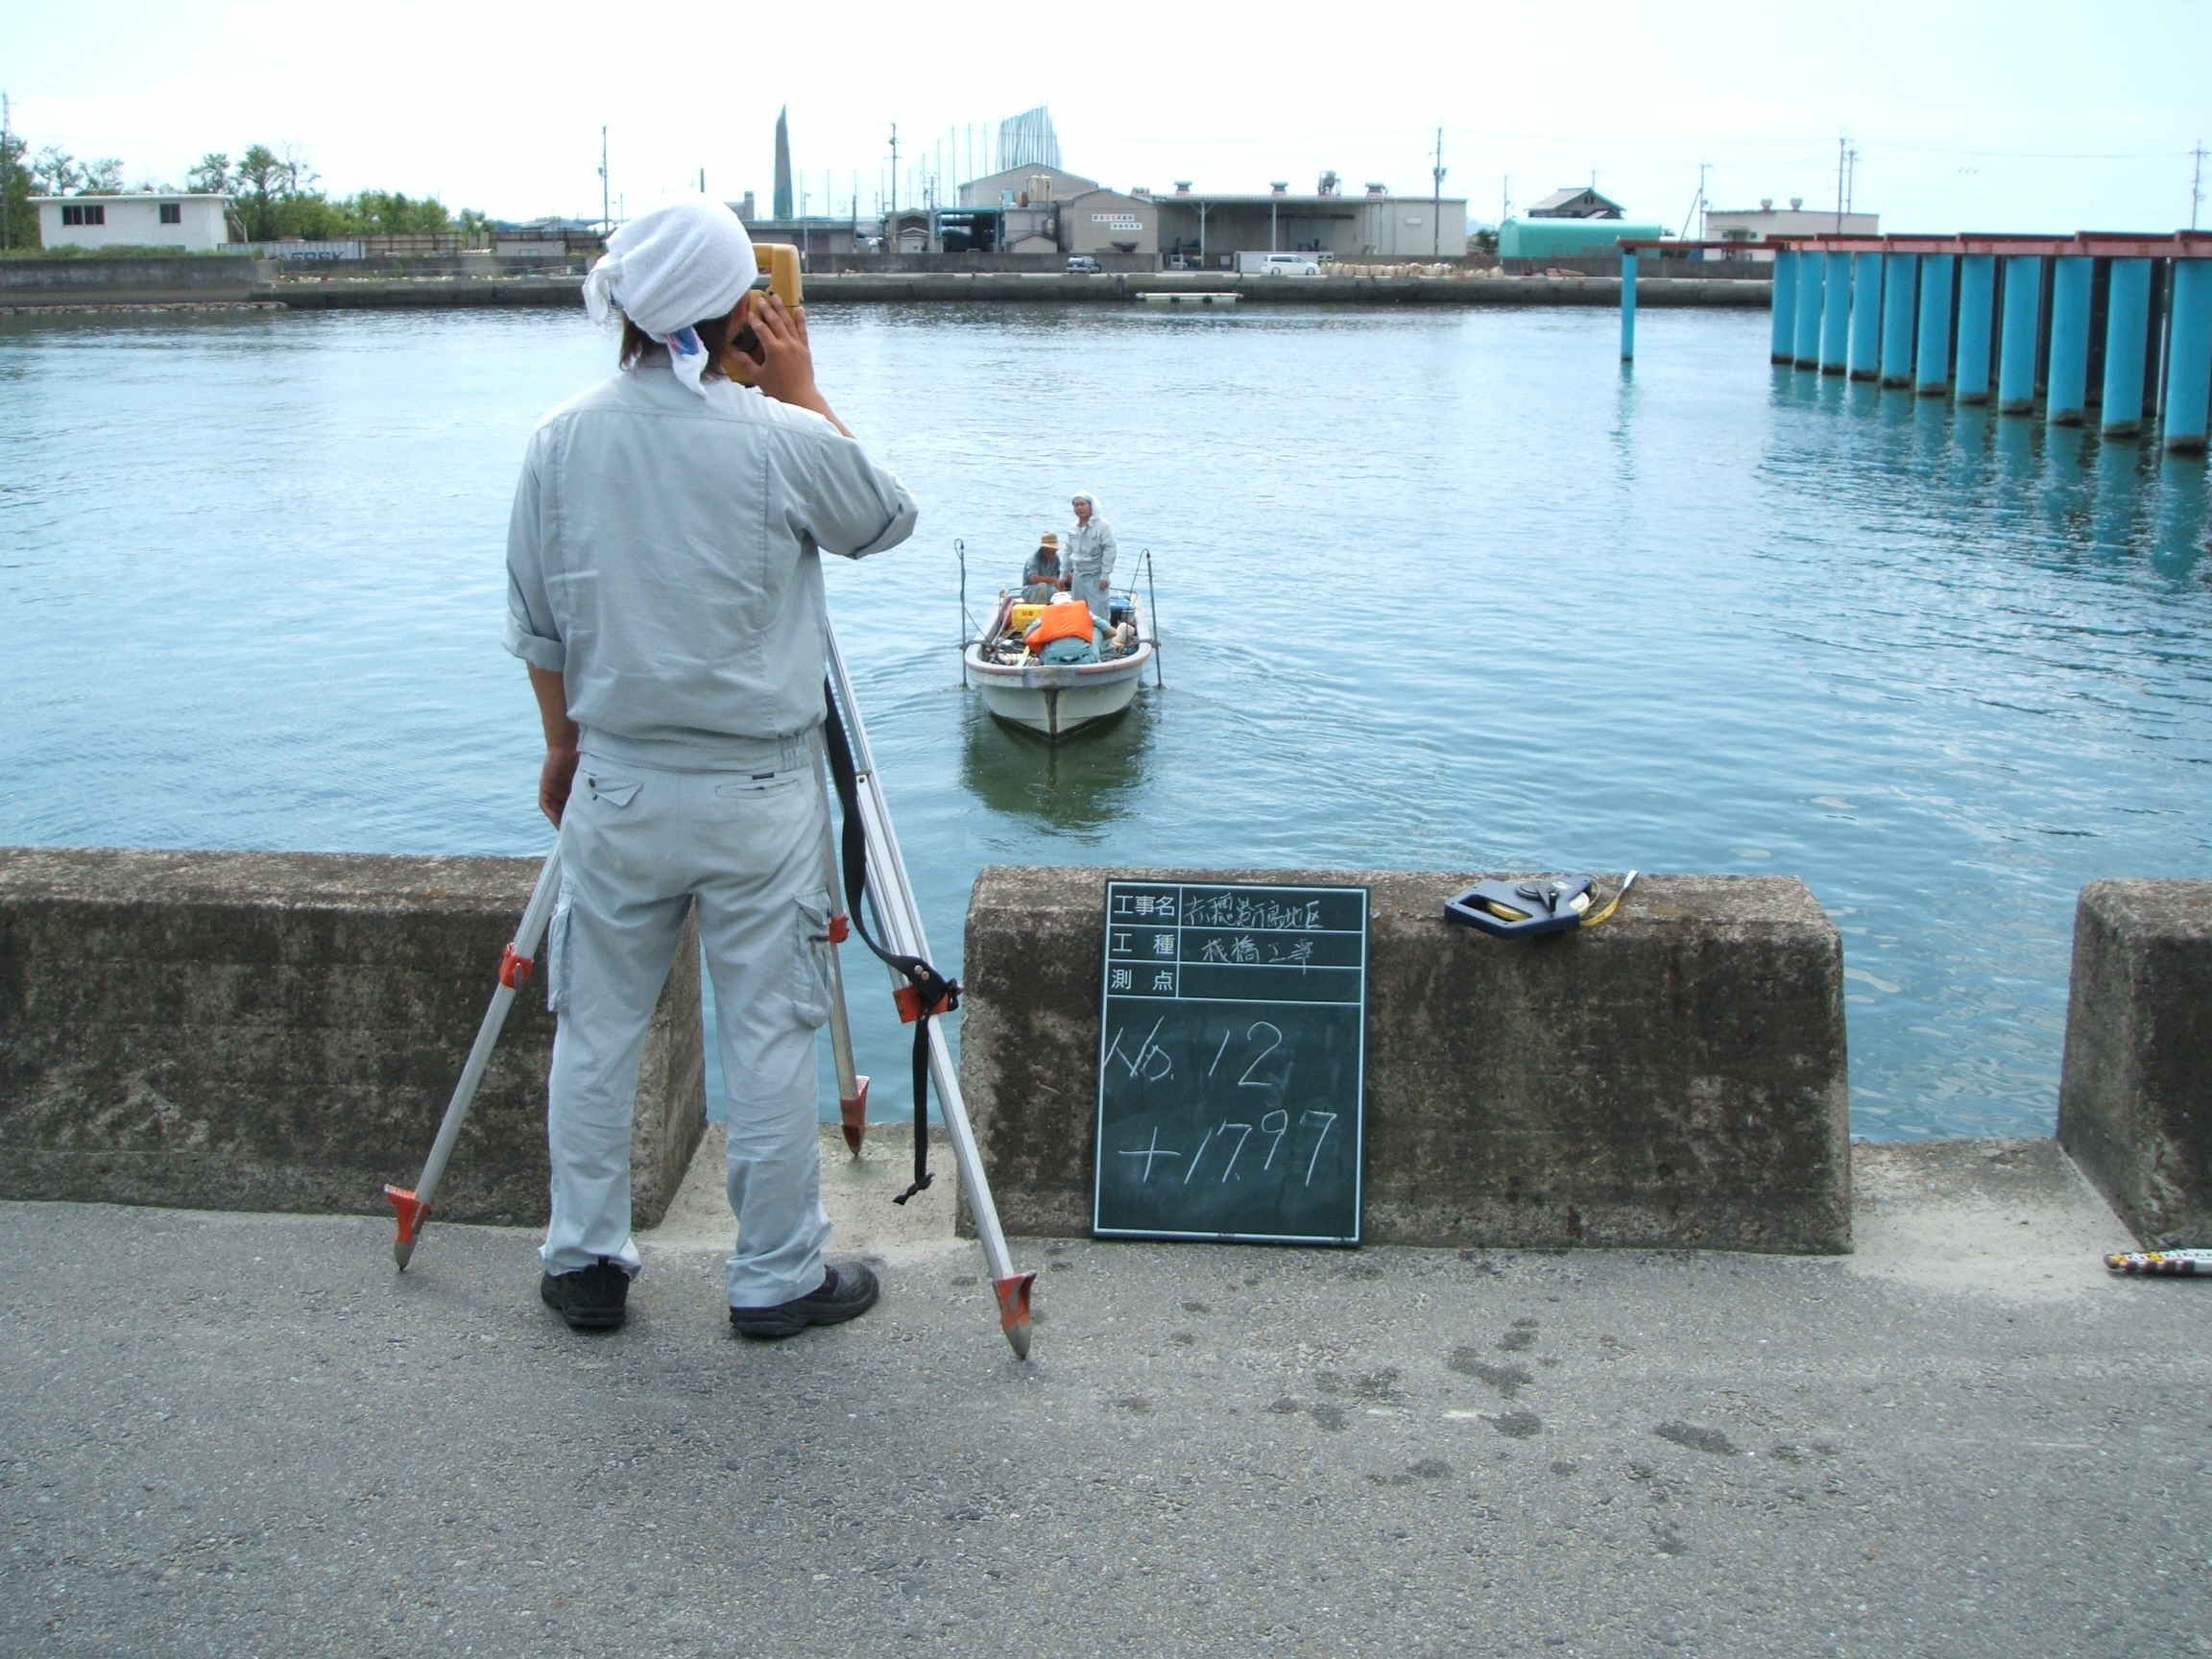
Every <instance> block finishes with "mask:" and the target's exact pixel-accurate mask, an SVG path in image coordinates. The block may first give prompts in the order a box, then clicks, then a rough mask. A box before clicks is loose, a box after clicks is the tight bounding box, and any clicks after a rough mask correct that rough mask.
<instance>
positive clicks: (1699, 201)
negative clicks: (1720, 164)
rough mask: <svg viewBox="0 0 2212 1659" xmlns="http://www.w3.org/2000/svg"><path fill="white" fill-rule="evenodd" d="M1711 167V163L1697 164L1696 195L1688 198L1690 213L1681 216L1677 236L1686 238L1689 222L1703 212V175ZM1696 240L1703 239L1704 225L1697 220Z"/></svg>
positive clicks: (1702, 162)
mask: <svg viewBox="0 0 2212 1659" xmlns="http://www.w3.org/2000/svg"><path fill="white" fill-rule="evenodd" d="M1712 165H1713V163H1712V162H1710V161H1700V162H1698V163H1697V194H1696V195H1695V196H1693V197H1691V198H1690V211H1689V212H1687V213H1685V214H1684V215H1683V216H1682V228H1681V230H1680V231H1679V232H1677V234H1679V235H1682V236H1685V237H1687V236H1688V235H1689V234H1690V221H1691V220H1693V219H1697V216H1698V214H1699V213H1700V212H1702V211H1703V210H1704V206H1705V173H1706V170H1707V169H1708V168H1710V167H1711V166H1712ZM1697 239H1698V240H1699V241H1700V242H1702V241H1703V240H1704V239H1705V225H1704V221H1703V220H1701V219H1699V220H1698V224H1697Z"/></svg>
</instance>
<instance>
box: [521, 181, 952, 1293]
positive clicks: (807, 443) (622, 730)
mask: <svg viewBox="0 0 2212 1659" xmlns="http://www.w3.org/2000/svg"><path fill="white" fill-rule="evenodd" d="M584 298H585V303H586V305H587V307H588V308H589V311H590V313H591V315H592V316H593V317H594V318H595V319H600V320H602V321H610V320H612V319H613V317H615V316H616V315H619V316H620V318H621V319H622V323H623V332H622V348H621V355H620V363H621V369H620V372H619V373H616V374H614V375H613V377H612V378H611V379H608V380H606V381H603V382H602V383H600V384H599V385H598V386H595V387H593V388H592V389H591V390H590V391H589V392H586V393H585V394H583V395H582V396H581V397H575V398H572V399H570V400H569V401H568V402H566V403H564V404H563V405H561V406H560V407H559V408H558V409H555V410H554V411H553V412H552V413H551V414H549V415H547V416H546V417H545V418H544V420H543V421H542V422H541V424H540V426H539V427H538V430H537V432H536V434H535V435H534V436H533V437H532V439H531V441H530V448H529V454H528V457H527V459H526V460H525V461H524V463H523V467H522V476H521V481H520V483H519V485H518V486H517V491H516V496H515V512H514V518H513V522H512V525H511V527H510V529H509V533H508V547H507V568H508V606H507V629H506V645H507V649H508V650H509V651H511V652H512V653H514V654H515V655H516V656H517V657H519V658H521V659H522V660H523V661H525V662H526V663H527V664H528V665H529V673H530V683H531V686H532V689H533V691H534V692H535V693H536V696H537V700H538V707H539V712H540V716H541V722H542V724H543V727H544V733H545V760H544V765H543V768H542V771H541V777H540V782H539V805H540V806H541V809H542V810H543V811H544V813H545V815H546V816H547V817H548V818H550V819H551V820H552V821H553V822H554V823H555V824H556V825H557V826H559V828H560V832H561V849H562V858H563V868H564V880H563V886H562V895H561V901H560V903H559V906H558V907H557V909H556V911H555V914H554V919H553V924H552V931H551V938H550V940H549V946H548V954H549V972H548V974H547V982H548V1001H549V1003H550V1004H551V1006H552V1007H553V1009H554V1011H555V1013H556V1014H557V1016H558V1017H559V1026H558V1029H557V1032H556V1035H555V1038H554V1045H553V1068H552V1077H551V1080H550V1084H549V1088H548V1101H547V1111H546V1131H547V1141H548V1143H549V1147H550V1151H551V1156H552V1167H553V1180H552V1218H551V1221H550V1223H549V1224H548V1226H547V1228H546V1234H545V1242H544V1244H543V1246H542V1248H541V1250H540V1252H539V1255H540V1259H541V1265H542V1268H543V1273H542V1276H541V1282H540V1294H541V1296H542V1298H543V1300H544V1301H545V1302H546V1304H547V1305H548V1306H549V1307H551V1308H553V1309H554V1310H556V1311H557V1312H559V1313H560V1314H561V1315H562V1317H563V1318H565V1320H566V1321H567V1322H568V1324H569V1325H570V1326H571V1327H573V1328H575V1329H578V1330H606V1329H612V1328H613V1327H614V1326H617V1325H619V1324H621V1323H622V1320H623V1317H624V1313H625V1309H626V1299H627V1296H628V1293H629V1287H630V1280H631V1277H632V1276H633V1275H634V1274H636V1273H637V1268H638V1254H637V1242H636V1240H635V1239H633V1238H632V1237H631V1229H630V1140H631V1119H632V1116H633V1112H634V1108H635V1103H636V1094H637V1063H638V1056H639V1053H640V1050H641V1048H642V1046H643V1044H644V1039H645V1030H646V1025H647V1022H649V1021H650V1020H651V1018H652V1013H653V1007H654V1004H655V1002H656V1001H657V999H658V998H659V996H660V993H661V986H662V984H663V982H664V981H665V980H666V978H667V975H668V968H669V964H670V962H671V961H672V960H673V959H674V955H675V952H676V950H677V946H678V943H679V940H680V938H681V936H682V932H683V926H684V921H685V916H686V915H689V914H694V913H695V914H696V916H697V918H698V926H699V936H700V939H701V941H702V942H703V943H704V945H705V947H706V954H707V965H708V971H709V977H710V979H711V981H712V986H713V996H714V1010H715V1020H716V1023H717V1026H718V1035H719V1043H720V1054H721V1060H722V1074H723V1078H724V1083H725V1088H726V1091H727V1096H728V1098H727V1102H726V1105H727V1120H728V1132H729V1194H730V1205H731V1209H732V1211H733V1214H734V1215H735V1217H736V1222H737V1240H736V1244H735V1247H734V1249H733V1252H732V1254H731V1256H730V1258H729V1260H728V1262H727V1264H726V1273H725V1282H726V1287H727V1290H728V1294H729V1305H730V1319H731V1323H732V1325H733V1326H734V1327H735V1328H736V1330H737V1331H738V1332H739V1333H740V1334H744V1335H748V1336H762V1337H774V1336H787V1335H791V1334H796V1333H798V1332H800V1331H803V1330H805V1328H806V1327H808V1326H810V1325H826V1324H833V1323H836V1322H838V1321H841V1320H845V1319H850V1318H853V1317H854V1316H855V1315H856V1314H859V1313H862V1312H865V1311H866V1310H868V1309H869V1308H870V1307H871V1306H873V1305H874V1303H875V1301H876V1298H877V1293H878V1287H877V1282H876V1278H875V1275H874V1274H873V1273H872V1272H871V1270H870V1269H869V1268H868V1267H867V1266H866V1265H865V1264H863V1263H858V1262H839V1263H836V1264H834V1265H832V1264H830V1263H829V1262H828V1261H827V1260H826V1258H825V1250H826V1247H827V1245H828V1242H829V1217H828V1216H827V1214H824V1212H823V1208H822V1202H821V1157H820V1141H819V1134H818V1128H817V1110H816V1108H817V1101H816V1097H815V1096H816V1088H815V1062H814V1039H815V1033H816V1031H817V1030H818V1029H819V1027H820V1026H821V1024H822V1023H823V1022H824V1021H825V1020H826V1019H827V1018H828V1013H829V1004H828V986H827V977H826V975H827V964H826V962H825V960H824V952H825V951H826V950H828V948H829V947H828V945H827V943H826V935H827V933H828V930H829V928H828V923H829V909H830V901H829V891H828V887H827V883H826V879H825V876H824V868H823V839H822V837H823V829H824V811H825V807H824V803H823V799H822V790H821V788H820V786H819V783H818V781H817V776H818V775H817V773H816V770H815V750H814V743H815V728H816V727H817V726H818V725H819V724H820V722H821V720H822V717H823V671H824V666H825V653H824V633H825V630H826V628H827V627H828V613H827V611H826V608H825V604H824V599H823V590H822V566H821V557H820V556H821V555H822V554H823V553H837V554H842V555H845V556H846V557H849V558H855V559H856V558H859V557H861V556H863V555H866V554H870V553H878V552H881V551H882V550H884V549H885V548H888V547H894V546H896V545H898V544H899V543H900V542H902V541H905V540H906V538H907V537H908V536H909V535H910V534H912V532H913V529H914V519H915V505H914V501H913V498H912V497H911V496H910V495H908V494H907V493H906V491H905V489H904V488H903V487H902V485H901V484H900V482H899V480H898V479H897V478H895V477H894V476H892V474H891V473H890V472H889V471H887V470H886V469H884V468H883V467H881V466H880V465H879V464H878V463H877V462H875V461H874V460H872V459H870V457H869V456H868V454H867V453H866V451H864V450H863V449H862V448H861V446H860V445H859V444H858V443H857V442H855V441H854V438H853V435H852V434H851V433H850V432H849V431H847V430H846V428H845V426H844V424H843V423H842V422H841V421H838V419H837V417H836V415H835V414H834V413H833V412H832V411H831V409H830V407H829V403H828V401H827V400H826V399H825V398H824V397H823V396H822V393H821V391H820V390H819V388H818V387H817V386H816V384H815V380H814V365H813V357H812V353H811V350H810V349H809V347H808V344H807V339H806V324H805V313H804V312H802V311H796V310H791V309H787V308H786V307H785V306H784V305H783V303H782V301H781V300H779V299H777V298H775V297H774V296H773V295H770V294H768V293H765V292H761V291H759V288H758V275H757V266H756V262H755V259H754V254H753V245H752V240H751V238H750V237H749V236H748V235H747V234H746V231H745V228H744V226H743V225H742V224H741V223H740V222H739V221H738V219H737V217H736V215H735V214H734V213H733V212H731V210H730V209H729V208H728V207H727V206H726V205H724V204H721V203H719V202H713V201H709V199H707V198H706V197H704V196H694V197H686V198H685V199H683V200H679V201H676V202H672V203H670V204H666V205H664V206H661V207H656V208H654V209H653V210H652V211H651V212H649V213H646V214H643V215H642V216H640V217H638V218H637V219H634V220H632V221H631V222H630V223H629V224H627V225H625V226H623V227H622V228H621V229H619V230H617V231H616V232H615V233H614V235H613V237H612V238H611V239H610V240H609V242H608V247H607V253H606V256H605V257H604V258H602V259H601V260H600V261H599V262H598V263H597V264H595V265H594V266H593V267H592V269H591V272H590V274H589V276H587V277H586V279H585V286H584ZM733 351H736V352H739V353H742V354H743V356H744V358H745V359H746V364H747V366H748V367H749V368H750V370H751V372H752V374H753V377H754V378H755V379H756V380H757V388H758V389H757V390H754V389H751V388H747V387H742V386H739V385H736V384H734V383H733V382H732V381H731V380H729V379H728V378H727V377H726V375H725V373H724V370H723V367H722V366H723V364H724V363H725V362H726V361H729V360H731V355H730V354H731V353H732V352H733Z"/></svg>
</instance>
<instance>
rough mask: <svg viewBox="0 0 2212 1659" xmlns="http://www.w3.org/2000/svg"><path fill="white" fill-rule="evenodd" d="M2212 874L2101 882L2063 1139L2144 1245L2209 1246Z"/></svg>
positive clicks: (2091, 919) (2075, 1016)
mask: <svg viewBox="0 0 2212 1659" xmlns="http://www.w3.org/2000/svg"><path fill="white" fill-rule="evenodd" d="M2207 1078H2212V881H2092V882H2090V883H2089V885H2088V886H2086V887H2084V888H2083V889H2082V890H2081V898H2080V902H2079V903H2078V904H2077V906H2076V908H2075V913H2074V970H2073V984H2072V988H2071V991H2070V993H2069V996H2068V999H2067V1009H2066V1058H2065V1063H2064V1068H2063V1071H2062V1075H2061V1079H2060V1083H2059V1090H2058V1143H2059V1144H2060V1145H2061V1146H2063V1147H2065V1149H2066V1150H2067V1151H2068V1152H2069V1153H2071V1154H2072V1155H2073V1157H2074V1159H2075V1160H2076V1161H2077V1162H2078V1163H2079V1164H2080V1166H2081V1169H2082V1172H2083V1173H2085V1174H2086V1175H2087V1176H2088V1177H2089V1178H2090V1180H2092V1181H2093V1182H2095V1183H2096V1184H2097V1186H2098V1188H2099V1189H2100V1190H2102V1191H2103V1192H2104V1196H2105V1197H2106V1198H2107V1199H2108V1200H2110V1202H2111V1205H2112V1208H2113V1209H2114V1211H2116V1212H2117V1213H2118V1214H2119V1215H2120V1216H2121V1218H2122V1219H2123V1220H2125V1221H2126V1222H2127V1223H2128V1226H2129V1227H2130V1228H2131V1229H2132V1230H2133V1231H2134V1233H2135V1236H2136V1237H2137V1238H2139V1239H2140V1240H2141V1241H2142V1242H2143V1243H2145V1244H2148V1245H2151V1246H2152V1247H2154V1248H2176V1247H2187V1246H2212V1082H2207Z"/></svg>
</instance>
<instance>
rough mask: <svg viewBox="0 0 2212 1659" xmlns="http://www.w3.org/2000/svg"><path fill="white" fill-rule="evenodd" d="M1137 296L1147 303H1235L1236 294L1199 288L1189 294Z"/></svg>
mask: <svg viewBox="0 0 2212 1659" xmlns="http://www.w3.org/2000/svg"><path fill="white" fill-rule="evenodd" d="M1137 298H1138V299H1140V300H1142V301H1144V303H1145V304H1147V305H1234V304H1236V303H1237V296H1236V295H1234V294H1229V293H1223V292H1221V291H1219V290H1214V291H1211V292H1208V291H1204V290H1201V291H1199V292H1197V293H1190V294H1185V293H1174V294H1161V293H1151V294H1140V295H1138V296H1137Z"/></svg>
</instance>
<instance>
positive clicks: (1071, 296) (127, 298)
mask: <svg viewBox="0 0 2212 1659" xmlns="http://www.w3.org/2000/svg"><path fill="white" fill-rule="evenodd" d="M275 272H276V267H275V264H274V263H273V262H269V261H255V260H252V259H231V258H218V257H214V256H207V257H203V258H197V259H81V260H37V261H32V260H20V261H0V308H5V307H15V308H22V309H30V310H36V309H42V308H68V307H82V306H86V305H126V304H129V305H143V304H195V303H198V304H207V303H214V304H221V303H245V302H252V303H259V304H278V305H283V306H286V307H288V308H289V309H291V310H295V311H352V310H405V309H410V308H415V307H422V308H438V309H459V308H469V307H477V306H501V307H530V306H555V307H573V306H575V305H577V304H578V303H579V302H580V300H579V296H580V294H581V292H582V287H583V279H582V278H581V277H578V276H539V275H513V276H469V275H451V274H448V275H441V276H278V275H276V274H275ZM1770 287H1771V284H1769V283H1766V282H1760V281H1748V280H1739V281H1727V280H1692V279H1677V278H1651V279H1647V280H1644V281H1641V282H1639V283H1638V284H1637V285H1636V302H1637V304H1638V305H1639V306H1642V307H1648V306H1661V307H1665V306H1722V307H1743V308H1759V307H1764V306H1765V305H1767V302H1768V299H1769V290H1770ZM1189 293H1234V294H1236V295H1237V296H1238V303H1239V304H1240V305H1264V306H1295V305H1379V306H1442V307H1447V308H1452V307H1470V306H1478V307H1505V308H1508V309H1515V308H1523V307H1530V306H1549V305H1576V306H1609V305H1619V304H1620V302H1621V281H1620V278H1619V277H1616V276H1579V277H1536V276H1531V277H1515V278H1510V279H1508V278H1503V277H1431V276H1319V277H1299V278H1291V277H1284V276H1273V277H1267V276H1251V277H1244V276H1237V275H1235V274H1233V273H1230V272H1220V273H1214V274H1211V275H1209V274H1203V273H1196V272H1165V273H1157V274H1148V275H1147V274H1136V275H1131V274H1124V273H1118V272H1116V273H1109V274H1106V275H1103V276H1066V275H1064V274H1061V273H1057V272H1051V273H1035V272H994V271H977V272H964V271H938V272H880V273H878V272H871V273H864V274H863V273H852V272H849V273H845V274H843V275H839V276H810V277H808V278H807V279H806V297H807V300H808V301H809V302H811V303H816V304H829V305H838V304H878V305H880V304H926V303H941V302H946V301H953V302H974V303H998V302H1005V301H1016V302H1022V301H1026V302H1028V303H1031V304H1054V305H1063V304H1071V303H1073V304H1094V305H1126V304H1132V303H1136V302H1139V301H1141V300H1142V296H1144V295H1146V294H1189Z"/></svg>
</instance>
